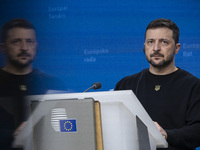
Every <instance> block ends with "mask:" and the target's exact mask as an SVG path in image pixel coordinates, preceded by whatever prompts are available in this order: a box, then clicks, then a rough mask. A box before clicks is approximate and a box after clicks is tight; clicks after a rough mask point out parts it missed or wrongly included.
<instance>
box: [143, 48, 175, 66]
mask: <svg viewBox="0 0 200 150" xmlns="http://www.w3.org/2000/svg"><path fill="white" fill-rule="evenodd" d="M154 55H157V56H161V57H164V55H162V54H160V53H159V52H155V53H153V54H152V55H150V58H149V59H147V61H148V62H149V63H150V64H151V65H152V66H153V67H155V68H159V69H160V68H164V67H166V66H168V65H169V64H171V63H172V62H173V60H174V55H175V51H174V52H173V53H172V54H171V55H169V56H168V57H167V58H166V60H162V61H161V62H160V63H158V64H155V62H154V61H153V60H152V59H151V57H152V56H154Z"/></svg>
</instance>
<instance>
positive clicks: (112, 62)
mask: <svg viewBox="0 0 200 150" xmlns="http://www.w3.org/2000/svg"><path fill="white" fill-rule="evenodd" d="M14 17H24V18H27V19H29V20H30V21H31V22H32V23H33V24H34V25H35V27H36V29H37V37H38V42H39V47H38V54H37V57H36V60H35V62H34V67H35V68H39V69H40V70H42V71H44V72H46V73H49V74H52V75H54V76H57V77H59V78H61V79H62V80H63V82H64V83H65V84H66V86H67V87H68V89H69V90H70V91H71V92H83V91H84V90H86V89H87V88H88V87H89V86H91V84H92V83H94V82H97V81H98V82H101V83H102V88H101V89H100V90H101V91H107V90H111V89H113V88H114V87H115V84H116V83H117V81H119V80H120V79H121V78H122V77H124V76H127V75H131V74H134V73H136V72H138V71H140V70H142V69H143V68H147V67H148V63H147V62H146V59H145V57H144V53H143V52H142V49H143V43H144V33H145V29H146V26H147V25H148V23H149V22H150V21H151V20H154V19H156V18H168V19H171V20H172V21H174V22H175V23H176V24H177V25H178V26H179V28H180V43H181V44H182V46H181V50H180V52H179V53H178V54H177V55H176V65H177V66H178V67H181V68H183V69H185V70H187V71H189V72H191V73H192V74H194V75H196V76H197V77H200V69H199V68H200V63H199V61H200V59H199V58H200V51H199V50H200V29H199V28H200V1H199V0H185V1H182V0H162V1H160V0H154V1H149V0H56V1H55V0H42V1H41V0H34V1H32V0H18V1H16V0H6V1H5V2H2V0H1V4H0V25H2V24H3V23H4V22H5V21H7V20H9V19H11V18H14ZM3 62H4V61H3V55H2V54H0V65H3Z"/></svg>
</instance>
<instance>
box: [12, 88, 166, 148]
mask: <svg viewBox="0 0 200 150" xmlns="http://www.w3.org/2000/svg"><path fill="white" fill-rule="evenodd" d="M88 99H90V100H92V101H93V100H94V101H98V102H99V103H100V117H101V125H102V136H103V137H102V140H103V149H104V150H156V148H167V146H168V144H167V142H166V140H165V139H164V138H163V136H162V135H161V133H160V132H159V130H158V129H157V127H156V126H155V125H154V123H153V121H152V120H151V118H150V117H149V115H148V114H147V112H146V111H145V109H144V108H143V106H142V105H141V104H140V102H139V101H138V99H137V98H136V96H135V95H134V93H133V92H132V91H131V90H124V91H107V92H88V93H70V94H47V95H36V96H28V97H27V100H28V101H29V102H30V103H31V102H34V101H38V102H39V103H40V102H43V103H44V102H48V103H55V102H56V101H62V103H64V102H65V101H66V102H67V101H70V102H72V103H73V101H74V102H75V101H87V100H88ZM91 104H92V105H91V108H92V109H91V110H90V112H93V106H94V104H93V102H91ZM62 105H63V104H62ZM42 107H49V106H45V105H43V106H42ZM38 108H39V107H38ZM75 108H76V107H74V109H73V110H72V111H77V110H76V109H75ZM77 108H78V109H80V107H77ZM36 109H37V108H36ZM34 113H37V115H36V116H38V114H40V113H38V112H36V111H35V112H33V114H32V115H31V117H33V116H34V115H35V114H34ZM90 115H92V116H91V118H93V117H94V120H95V116H93V114H90ZM31 117H30V118H31ZM42 117H45V116H41V117H40V118H38V119H36V121H35V122H34V123H33V122H32V123H31V125H32V126H35V125H36V124H37V123H38V120H41V118H42ZM30 120H32V119H30ZM30 120H29V122H30ZM77 121H78V120H77ZM92 122H93V125H96V122H94V121H92ZM93 125H91V129H92V130H93V129H94V130H95V128H93V127H92V126H93ZM29 129H30V126H29ZM24 130H25V129H24ZM52 130H53V129H52ZM86 130H87V129H86ZM26 131H28V129H26ZM22 132H23V131H22ZM33 132H34V131H33ZM46 132H47V131H46ZM24 133H27V132H24ZM49 133H50V131H49ZM27 134H28V133H27ZM95 134H96V133H95ZM19 136H20V135H19ZM27 136H28V135H27ZM41 136H42V135H41ZM49 136H51V135H49ZM23 137H26V136H25V135H24V134H23ZM82 138H84V135H82ZM24 139H27V138H24ZM33 139H34V137H33ZM63 140H65V139H63ZM19 141H20V140H19ZM96 141H97V138H96V137H95V136H94V137H93V141H92V142H91V143H95V142H96ZM65 142H66V146H67V145H69V143H67V142H68V140H66V141H65ZM76 143H77V144H79V143H80V141H76ZM91 143H88V144H91ZM18 144H19V143H18V141H17V140H16V141H15V145H18ZM33 145H34V144H33ZM33 145H32V146H33ZM93 147H94V148H93V149H94V150H95V149H97V145H93ZM29 149H30V148H29ZM49 149H50V147H49ZM66 149H67V147H66ZM70 150H73V149H70ZM97 150H98V149H97Z"/></svg>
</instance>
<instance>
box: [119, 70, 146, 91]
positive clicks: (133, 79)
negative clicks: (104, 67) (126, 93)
mask: <svg viewBox="0 0 200 150" xmlns="http://www.w3.org/2000/svg"><path fill="white" fill-rule="evenodd" d="M147 71H148V70H147V69H144V70H142V71H140V72H138V73H135V74H132V75H129V76H126V77H124V78H122V79H121V80H120V81H119V82H118V83H117V84H116V86H115V90H125V89H132V90H134V88H135V87H136V86H135V85H137V83H138V81H139V80H140V78H141V77H142V76H143V74H145V73H146V72H147Z"/></svg>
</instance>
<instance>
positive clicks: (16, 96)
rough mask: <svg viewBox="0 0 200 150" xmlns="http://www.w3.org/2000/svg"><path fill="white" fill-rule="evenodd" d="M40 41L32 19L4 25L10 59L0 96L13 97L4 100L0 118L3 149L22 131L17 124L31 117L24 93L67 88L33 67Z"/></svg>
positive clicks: (0, 73)
mask: <svg viewBox="0 0 200 150" xmlns="http://www.w3.org/2000/svg"><path fill="white" fill-rule="evenodd" d="M37 45H38V43H37V38H36V31H35V28H34V26H33V25H32V23H30V22H29V21H28V20H26V19H22V18H17V19H12V20H10V21H8V22H7V23H5V24H4V25H3V27H2V29H1V44H0V47H1V50H2V52H3V53H4V54H5V60H6V62H5V66H3V67H2V68H0V97H9V98H10V99H11V100H9V101H7V102H6V103H5V102H4V101H3V100H0V119H1V120H3V119H4V121H3V122H2V121H1V124H0V149H9V148H10V145H11V143H12V140H13V136H14V134H17V133H18V132H19V131H18V130H17V131H15V130H16V128H17V127H18V126H20V124H21V123H22V125H21V126H20V127H19V129H21V127H22V126H23V125H24V123H23V122H24V121H26V119H27V117H28V114H25V112H26V109H27V108H26V107H25V105H26V103H25V102H24V99H23V97H24V96H26V95H36V94H37V95H38V94H45V93H47V92H48V91H49V90H66V89H65V86H64V85H63V83H62V82H61V81H60V80H59V79H58V78H55V77H53V76H50V75H47V74H45V73H43V72H41V71H39V70H37V69H34V68H33V61H34V58H35V56H36V52H37ZM1 99H3V98H1ZM8 110H11V112H12V113H10V112H9V111H8ZM13 115H14V116H13ZM14 131H15V132H14Z"/></svg>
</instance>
